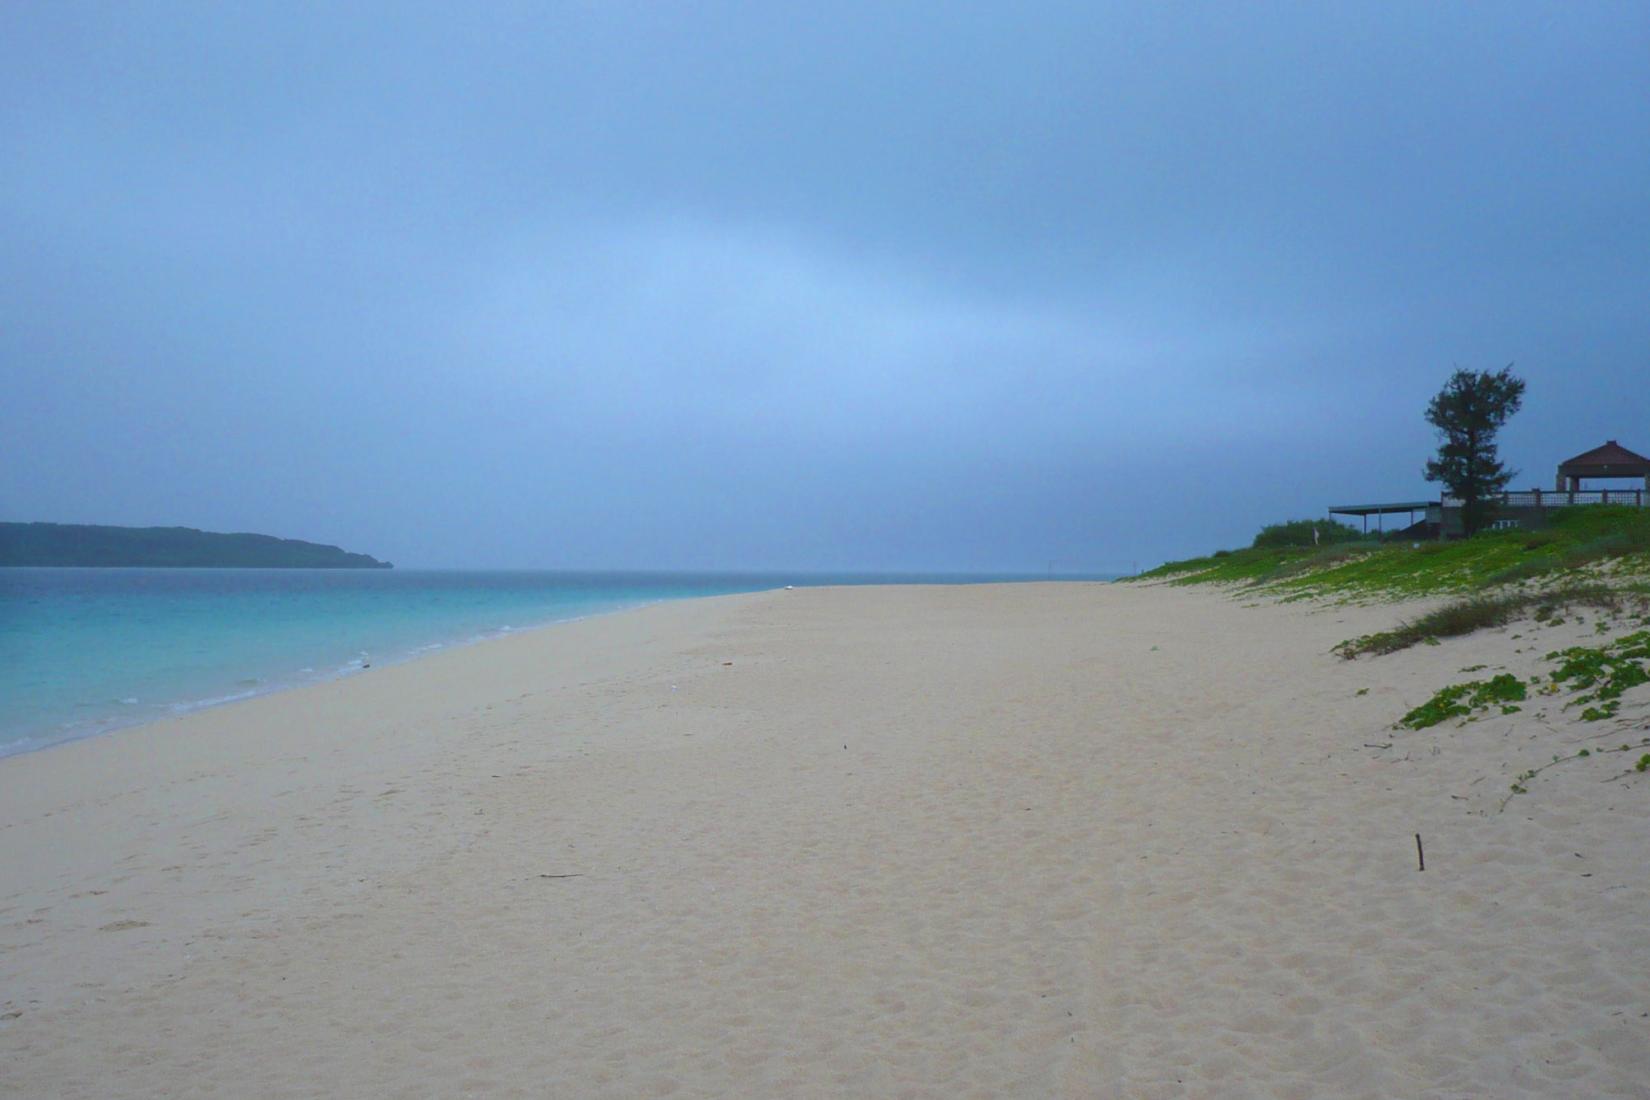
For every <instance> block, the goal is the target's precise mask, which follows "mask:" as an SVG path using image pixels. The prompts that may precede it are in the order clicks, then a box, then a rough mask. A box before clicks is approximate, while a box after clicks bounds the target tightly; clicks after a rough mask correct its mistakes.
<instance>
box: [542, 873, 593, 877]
mask: <svg viewBox="0 0 1650 1100" xmlns="http://www.w3.org/2000/svg"><path fill="white" fill-rule="evenodd" d="M583 877H584V875H583V873H582V872H581V873H580V874H576V875H540V876H539V878H583Z"/></svg>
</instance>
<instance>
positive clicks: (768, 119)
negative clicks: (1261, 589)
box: [0, 0, 1650, 571]
mask: <svg viewBox="0 0 1650 1100" xmlns="http://www.w3.org/2000/svg"><path fill="white" fill-rule="evenodd" d="M1509 362H1510V363H1514V364H1515V367H1514V369H1515V370H1516V371H1517V372H1518V373H1520V374H1521V375H1523V376H1524V377H1525V378H1527V379H1528V381H1529V391H1528V394H1527V397H1526V402H1525V410H1524V412H1522V413H1521V414H1520V415H1519V416H1518V417H1517V418H1516V419H1515V420H1514V421H1513V422H1512V424H1511V425H1509V427H1508V428H1507V430H1506V431H1505V433H1504V437H1503V442H1504V447H1503V450H1504V456H1505V457H1506V458H1507V459H1509V461H1510V462H1511V463H1512V464H1514V465H1515V466H1518V467H1519V468H1520V469H1522V470H1523V471H1524V472H1523V474H1522V475H1521V476H1520V477H1519V479H1518V481H1517V483H1516V485H1517V486H1518V487H1523V486H1525V485H1526V484H1541V485H1548V484H1550V483H1551V480H1552V476H1553V469H1552V468H1553V466H1554V465H1555V464H1556V463H1557V461H1558V460H1560V459H1562V458H1564V457H1567V456H1569V455H1570V454H1573V453H1576V452H1578V451H1582V450H1585V449H1588V448H1590V447H1593V446H1596V445H1597V444H1599V443H1602V442H1603V441H1604V440H1605V439H1606V438H1616V439H1620V440H1621V442H1622V443H1624V444H1626V445H1627V446H1629V447H1634V448H1636V449H1639V450H1650V6H1647V5H1645V4H1644V3H1642V2H1633V3H1623V4H1593V3H1573V2H1566V3H1558V4H1550V5H1529V4H1519V3H1509V2H1498V3H1495V4H1462V5H1449V4H1440V3H1435V2H1427V3H1419V4H1413V5H1403V4H1392V3H1378V4H1369V5H1357V4H1351V3H1337V4H1319V5H1307V4H1299V5H1296V4H1264V5H1254V6H1245V5H1238V4H1227V3H1218V4H1216V3H1211V4H1196V5H1192V4H1143V3H1139V4H1126V5H1116V6H1109V5H1102V4H1096V3H1092V2H1088V3H1073V4H1069V5H1037V4H1026V3H1014V4H1002V5H997V6H984V5H966V6H965V5H941V4H929V5H922V6H916V5H901V4H890V3H887V2H885V0H883V2H877V3H869V4H864V5H856V4H850V3H832V4H819V3H809V4H805V5H803V4H798V5H795V6H789V5H781V4H775V3H761V4H749V5H719V4H710V3H702V2H701V3H694V4H691V5H687V4H684V5H667V4H660V3H640V4H627V3H620V2H616V0H601V2H591V3H581V4H550V3H544V2H537V3H530V4H523V5H520V6H512V5H505V4H480V5H469V6H466V5H430V6H416V5H411V4H407V3H400V2H397V3H389V4H384V5H381V6H374V5H367V4H356V5H332V4H317V5H299V4H293V3H287V2H282V3H276V4H270V5H267V6H261V5H254V4H246V3H237V4H201V5H198V6H190V5H182V6H179V5H168V4H153V3H151V4H130V5H127V4H98V5H80V4H73V3H66V2H64V0H51V2H42V3H24V2H15V3H7V4H5V5H4V6H0V380H3V387H0V518H6V519H28V520H32V519H40V520H55V521H60V522H100V523H118V524H142V525H149V524H168V525H170V524H183V525H188V526H195V527H202V528H207V529H211V530H254V531H264V532H269V533H273V534H280V535H287V536H293V537H300V538H308V539H314V540H318V541H322V542H332V543H339V544H342V545H344V546H345V547H347V548H350V549H354V550H361V551H366V552H368V553H372V554H376V555H378V556H381V557H387V558H390V559H393V560H395V561H396V562H398V563H400V564H403V565H408V566H420V565H425V566H544V567H675V568H728V569H733V568H762V567H776V568H792V569H845V568H849V569H851V568H866V569H932V570H944V569H965V570H966V569H1036V570H1041V569H1044V568H1046V567H1047V565H1048V563H1049V562H1051V561H1052V562H1054V563H1055V565H1056V568H1060V569H1070V570H1084V569H1086V570H1108V571H1109V570H1126V569H1129V568H1131V567H1132V566H1133V565H1134V564H1136V563H1139V564H1140V565H1142V566H1144V565H1147V564H1151V563H1153V562H1156V561H1159V560H1162V559H1163V558H1165V557H1175V556H1184V555H1185V554H1187V553H1189V552H1194V551H1196V552H1201V551H1206V550H1208V549H1212V548H1214V547H1216V546H1221V545H1232V544H1241V543H1246V542H1247V540H1248V539H1249V537H1250V536H1251V535H1252V534H1253V533H1254V531H1255V529H1256V528H1258V527H1259V526H1260V525H1261V524H1262V523H1264V522H1266V521H1269V520H1274V519H1280V518H1284V517H1287V516H1304V515H1317V514H1321V513H1322V511H1323V509H1324V507H1325V506H1326V505H1328V504H1330V503H1338V502H1342V501H1350V500H1381V499H1406V498H1418V497H1421V496H1424V495H1427V494H1428V493H1431V492H1435V490H1434V489H1432V488H1431V487H1429V486H1427V485H1426V484H1425V482H1424V481H1423V480H1422V478H1421V468H1422V465H1423V463H1424V461H1425V459H1426V458H1427V456H1428V454H1429V452H1430V450H1431V448H1432V446H1433V437H1432V433H1431V429H1430V428H1429V427H1428V426H1427V425H1426V424H1425V423H1424V422H1423V420H1422V418H1421V414H1422V410H1423V408H1424V407H1425V405H1426V402H1427V400H1428V398H1429V397H1430V396H1431V395H1432V394H1433V393H1434V392H1436V390H1437V389H1438V388H1439V386H1440V385H1441V384H1442V383H1443V381H1444V380H1445V378H1446V377H1447V376H1448V374H1449V373H1450V371H1451V370H1452V369H1453V368H1454V367H1455V366H1457V365H1459V366H1467V367H1473V368H1486V369H1495V368H1500V367H1502V366H1505V365H1507V364H1508V363H1509Z"/></svg>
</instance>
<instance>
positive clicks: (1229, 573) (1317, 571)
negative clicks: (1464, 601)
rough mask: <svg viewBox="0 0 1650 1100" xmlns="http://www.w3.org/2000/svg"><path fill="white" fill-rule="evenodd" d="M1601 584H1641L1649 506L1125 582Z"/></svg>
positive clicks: (1191, 563)
mask: <svg viewBox="0 0 1650 1100" xmlns="http://www.w3.org/2000/svg"><path fill="white" fill-rule="evenodd" d="M1601 577H1606V578H1608V579H1609V581H1610V583H1611V584H1612V585H1613V586H1617V587H1626V588H1632V587H1634V586H1635V585H1636V586H1641V587H1642V586H1644V585H1645V584H1646V582H1650V509H1640V508H1625V507H1587V508H1567V509H1561V510H1558V511H1555V512H1554V513H1553V521H1552V526H1551V527H1550V528H1549V529H1547V530H1545V531H1533V532H1532V531H1489V532H1485V533H1483V534H1480V535H1478V536H1476V537H1474V538H1470V539H1461V540H1458V541H1453V542H1422V543H1410V542H1391V541H1388V542H1380V541H1375V540H1368V541H1362V540H1360V541H1357V542H1344V543H1337V544H1335V545H1332V546H1325V547H1321V548H1320V547H1250V548H1247V549H1243V550H1230V551H1226V550H1223V551H1219V552H1217V553H1214V554H1211V555H1209V556H1207V557H1202V558H1191V559H1188V560H1186V561H1175V562H1169V563H1167V564H1165V565H1160V566H1158V567H1157V568H1156V569H1153V570H1151V571H1150V572H1147V573H1143V574H1141V575H1140V576H1139V577H1138V578H1135V579H1137V580H1158V581H1167V582H1168V583H1171V584H1244V585H1249V586H1252V587H1255V588H1257V589H1261V590H1264V591H1266V592H1268V593H1270V594H1271V595H1274V596H1278V597H1281V598H1284V599H1357V600H1362V599H1413V598H1417V597H1424V596H1440V595H1464V594H1469V593H1481V594H1484V593H1492V592H1497V591H1506V590H1508V589H1510V588H1516V587H1519V586H1532V587H1538V588H1539V587H1546V586H1551V585H1553V584H1555V583H1560V584H1562V583H1570V582H1576V581H1579V580H1581V579H1583V578H1585V579H1589V580H1593V581H1595V582H1596V581H1597V580H1598V579H1599V578H1601ZM1532 582H1536V583H1535V584H1534V585H1532Z"/></svg>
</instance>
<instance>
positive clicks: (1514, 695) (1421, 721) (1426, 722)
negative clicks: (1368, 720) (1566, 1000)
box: [1398, 672, 1529, 730]
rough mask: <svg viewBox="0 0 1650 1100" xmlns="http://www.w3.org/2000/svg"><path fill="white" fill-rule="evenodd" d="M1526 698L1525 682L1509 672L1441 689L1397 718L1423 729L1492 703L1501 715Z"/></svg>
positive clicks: (1478, 709)
mask: <svg viewBox="0 0 1650 1100" xmlns="http://www.w3.org/2000/svg"><path fill="white" fill-rule="evenodd" d="M1527 698H1529V689H1528V688H1527V687H1525V686H1524V681H1522V680H1520V679H1519V678H1518V677H1516V676H1514V675H1513V674H1512V673H1510V672H1503V673H1501V675H1499V676H1495V677H1492V678H1490V679H1488V680H1468V681H1467V682H1466V683H1463V684H1451V685H1449V686H1448V687H1446V688H1441V689H1439V691H1438V692H1437V693H1436V694H1434V695H1433V697H1432V698H1431V699H1428V700H1427V701H1426V702H1424V703H1422V704H1421V705H1420V706H1418V707H1416V708H1415V709H1414V710H1412V711H1410V712H1409V713H1408V714H1406V715H1404V716H1403V717H1402V718H1400V719H1399V720H1398V725H1400V726H1402V727H1404V728H1405V729H1412V730H1422V729H1426V728H1427V727H1428V726H1436V725H1437V724H1438V723H1440V722H1444V721H1447V720H1448V719H1451V718H1467V717H1471V716H1472V715H1474V714H1476V713H1477V712H1478V711H1481V710H1486V709H1488V708H1489V707H1492V706H1498V707H1500V708H1501V713H1502V714H1513V713H1516V712H1517V711H1518V710H1519V709H1520V708H1519V706H1518V704H1519V703H1521V702H1523V701H1524V700H1525V699H1527Z"/></svg>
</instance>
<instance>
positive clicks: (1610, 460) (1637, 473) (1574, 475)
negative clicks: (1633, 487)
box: [1557, 439, 1650, 493]
mask: <svg viewBox="0 0 1650 1100" xmlns="http://www.w3.org/2000/svg"><path fill="white" fill-rule="evenodd" d="M1626 477H1633V478H1638V477H1642V478H1643V479H1644V487H1645V488H1646V489H1650V458H1645V457H1644V456H1643V455H1641V454H1635V453H1634V452H1632V451H1629V450H1628V449H1627V448H1626V447H1623V446H1622V445H1621V444H1620V443H1617V442H1616V441H1615V440H1613V439H1612V440H1610V441H1609V442H1608V443H1606V444H1604V446H1602V447H1594V448H1593V449H1592V450H1590V451H1588V452H1586V453H1585V454H1579V455H1576V456H1575V457H1574V458H1572V459H1568V460H1566V461H1564V462H1560V463H1559V464H1558V486H1557V488H1558V491H1559V492H1561V493H1562V492H1565V491H1570V492H1575V491H1578V490H1579V489H1580V488H1581V481H1582V479H1583V478H1626Z"/></svg>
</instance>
